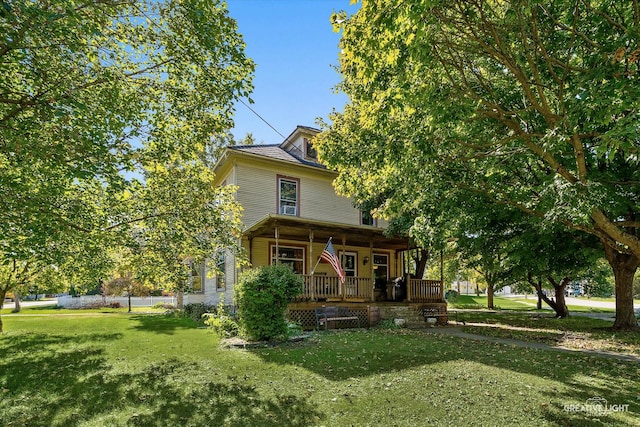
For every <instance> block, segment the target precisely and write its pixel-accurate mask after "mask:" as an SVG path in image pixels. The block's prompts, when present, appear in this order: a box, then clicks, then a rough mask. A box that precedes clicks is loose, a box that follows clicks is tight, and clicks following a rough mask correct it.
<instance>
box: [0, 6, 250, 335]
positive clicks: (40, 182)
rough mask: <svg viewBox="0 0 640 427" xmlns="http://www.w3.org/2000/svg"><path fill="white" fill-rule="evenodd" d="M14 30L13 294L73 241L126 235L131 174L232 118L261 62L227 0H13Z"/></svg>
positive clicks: (6, 248) (9, 57)
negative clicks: (247, 46) (249, 52)
mask: <svg viewBox="0 0 640 427" xmlns="http://www.w3.org/2000/svg"><path fill="white" fill-rule="evenodd" d="M0 33H1V34H2V36H1V38H0V75H2V76H3V77H2V79H0V198H1V199H2V200H3V209H1V210H0V266H2V268H3V272H7V273H10V274H8V275H4V276H3V279H2V280H3V282H2V283H1V284H0V296H1V297H4V294H5V293H6V292H7V291H9V290H10V289H12V288H13V287H14V286H16V285H17V283H18V282H20V281H21V280H23V277H24V276H25V275H27V274H29V272H28V270H29V269H31V268H33V266H35V265H44V266H46V265H56V266H61V265H62V264H65V263H66V262H67V260H68V259H69V253H70V251H69V250H68V247H73V248H75V249H76V250H79V251H80V252H76V254H75V255H76V260H90V259H91V257H90V253H89V252H88V250H87V249H86V248H87V247H91V246H99V247H100V246H101V247H103V248H106V247H109V246H110V245H112V244H113V243H114V242H118V241H122V239H124V237H122V236H124V235H127V234H128V230H127V227H128V225H130V224H132V221H133V218H131V216H130V215H129V214H127V213H125V212H124V210H123V209H121V207H120V206H119V205H118V201H121V200H122V195H123V194H128V193H130V192H131V190H130V187H135V185H137V184H136V183H135V181H136V178H135V175H133V177H132V175H131V174H129V172H132V171H133V172H137V173H141V171H142V170H143V169H144V168H145V167H148V166H149V165H154V164H158V163H159V164H167V163H172V164H175V163H178V162H177V161H176V159H180V160H182V161H187V162H188V161H192V160H193V159H194V158H195V157H197V155H198V153H200V152H202V151H203V150H204V147H205V146H206V145H207V144H209V143H210V138H211V135H217V134H221V133H223V132H224V131H225V130H226V129H229V128H231V127H232V113H233V104H234V101H235V100H237V99H238V98H240V97H246V96H248V93H249V91H250V90H251V75H252V72H253V69H254V65H253V63H252V61H251V60H250V59H248V58H246V56H245V55H244V43H243V41H242V37H241V36H240V35H239V34H238V33H237V26H236V23H235V21H234V20H233V19H231V18H230V17H229V15H228V12H227V10H226V6H225V4H224V3H223V2H221V1H213V2H204V1H201V0H186V1H173V0H167V1H133V0H124V1H115V0H105V1H100V2H88V3H73V2H71V3H70V2H67V1H59V0H55V1H51V2H35V3H34V2H30V1H27V0H16V1H11V2H1V3H0ZM78 254H82V256H78ZM25 268H26V270H25ZM87 270H90V269H89V268H87ZM0 331H1V328H0Z"/></svg>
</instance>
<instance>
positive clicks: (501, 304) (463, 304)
mask: <svg viewBox="0 0 640 427" xmlns="http://www.w3.org/2000/svg"><path fill="white" fill-rule="evenodd" d="M593 300H596V299H595V298H593ZM598 301H608V300H605V299H599V300H598ZM613 301H615V300H613ZM536 304H537V299H536V297H534V296H531V297H530V298H511V297H509V298H505V297H499V296H494V297H493V305H494V309H495V310H517V311H535V310H537V309H536ZM542 307H543V309H542V310H537V311H540V312H549V311H550V308H549V306H548V305H547V304H546V303H544V301H543V303H542ZM449 308H454V309H455V308H459V309H486V308H487V297H486V296H479V297H477V296H474V295H459V296H458V297H457V298H456V301H455V302H449ZM567 308H568V309H569V311H570V312H571V311H574V312H579V313H615V309H613V308H596V307H586V306H583V305H568V306H567Z"/></svg>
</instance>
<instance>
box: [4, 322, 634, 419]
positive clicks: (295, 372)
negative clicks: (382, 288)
mask: <svg viewBox="0 0 640 427" xmlns="http://www.w3.org/2000/svg"><path fill="white" fill-rule="evenodd" d="M65 313H69V311H65ZM3 319H4V321H5V328H6V331H7V332H5V334H3V335H2V336H0V396H1V398H0V425H3V426H24V425H28V426H74V425H77V426H103V425H113V426H125V425H126V426H225V425H228V426H308V425H325V426H346V425H356V426H366V425H371V426H376V425H389V426H421V425H431V426H451V425H461V426H462V425H492V426H502V425H504V426H513V425H518V426H543V425H553V426H555V425H575V426H578V425H580V426H600V425H638V419H640V383H639V381H638V379H639V378H640V366H639V365H638V364H637V363H629V362H621V361H616V360H608V359H602V358H595V357H587V356H582V355H569V354H565V353H559V352H553V351H542V350H531V349H524V348H517V347H511V346H505V345H498V344H491V343H482V344H480V345H479V344H478V342H477V341H472V340H465V339H461V338H456V337H451V336H444V335H439V334H434V333H429V332H419V331H406V330H396V331H392V330H381V329H371V330H364V331H362V330H360V331H344V332H329V333H320V334H318V335H314V336H313V337H312V338H311V339H309V340H307V341H306V342H304V343H302V344H289V345H283V346H279V347H268V348H261V349H255V350H228V349H221V348H220V346H219V345H218V341H217V339H216V338H214V336H213V335H212V334H211V332H210V331H208V330H206V329H199V328H197V326H196V324H195V323H194V322H193V321H191V320H189V319H179V318H172V317H165V316H162V315H140V314H132V315H127V314H117V313H110V314H101V313H93V314H92V313H83V314H81V315H74V314H73V313H72V314H67V315H44V316H33V315H31V316H26V315H17V316H3ZM598 397H602V398H605V399H607V401H608V402H609V404H615V405H626V404H628V405H629V407H628V412H611V413H606V414H596V413H593V412H585V411H578V412H568V411H565V410H564V408H565V406H566V405H575V406H574V408H575V407H580V405H582V404H584V403H585V402H587V400H589V399H593V398H598ZM634 423H635V424H634Z"/></svg>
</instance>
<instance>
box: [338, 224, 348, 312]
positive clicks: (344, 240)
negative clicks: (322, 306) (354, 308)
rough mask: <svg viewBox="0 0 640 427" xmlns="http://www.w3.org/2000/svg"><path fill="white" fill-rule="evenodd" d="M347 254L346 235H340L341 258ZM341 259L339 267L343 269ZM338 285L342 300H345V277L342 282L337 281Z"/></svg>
mask: <svg viewBox="0 0 640 427" xmlns="http://www.w3.org/2000/svg"><path fill="white" fill-rule="evenodd" d="M346 256H347V236H346V235H345V234H343V235H342V257H343V259H344V258H346ZM342 264H343V263H342V260H340V267H342V269H343V270H344V265H342ZM338 286H340V295H341V296H342V301H344V300H345V298H346V294H347V292H346V291H347V281H346V277H345V282H344V284H342V283H340V282H339V281H338Z"/></svg>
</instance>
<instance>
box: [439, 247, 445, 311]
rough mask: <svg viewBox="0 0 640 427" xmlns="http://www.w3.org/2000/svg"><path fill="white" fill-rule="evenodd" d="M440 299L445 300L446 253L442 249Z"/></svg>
mask: <svg viewBox="0 0 640 427" xmlns="http://www.w3.org/2000/svg"><path fill="white" fill-rule="evenodd" d="M440 301H444V255H443V252H442V249H440Z"/></svg>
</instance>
